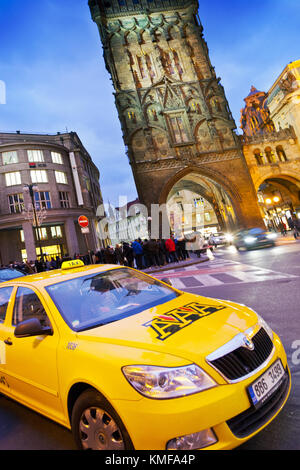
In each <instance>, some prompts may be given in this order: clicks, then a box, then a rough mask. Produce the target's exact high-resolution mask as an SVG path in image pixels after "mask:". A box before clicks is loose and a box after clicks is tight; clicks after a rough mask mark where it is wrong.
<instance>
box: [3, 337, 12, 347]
mask: <svg viewBox="0 0 300 470" xmlns="http://www.w3.org/2000/svg"><path fill="white" fill-rule="evenodd" d="M4 343H5V344H7V345H8V346H12V344H13V342H12V340H11V339H10V338H7V339H5V340H4Z"/></svg>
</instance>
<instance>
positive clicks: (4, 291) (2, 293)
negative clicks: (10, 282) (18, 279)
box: [0, 287, 13, 323]
mask: <svg viewBox="0 0 300 470" xmlns="http://www.w3.org/2000/svg"><path fill="white" fill-rule="evenodd" d="M12 291H13V287H1V288H0V323H3V322H4V320H5V315H6V310H7V307H8V303H9V300H10V297H11V294H12Z"/></svg>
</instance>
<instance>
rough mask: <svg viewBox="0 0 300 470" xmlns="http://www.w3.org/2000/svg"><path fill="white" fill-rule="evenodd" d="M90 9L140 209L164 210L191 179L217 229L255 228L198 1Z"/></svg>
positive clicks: (104, 3) (247, 181)
mask: <svg viewBox="0 0 300 470" xmlns="http://www.w3.org/2000/svg"><path fill="white" fill-rule="evenodd" d="M89 6H90V9H91V13H92V18H93V20H94V21H95V22H96V23H97V25H98V28H99V32H100V37H101V41H102V45H103V51H104V59H105V64H106V67H107V70H108V71H109V73H110V75H111V78H112V81H113V85H114V88H115V101H116V106H117V110H118V114H119V119H120V122H121V126H122V131H123V138H124V142H125V145H126V148H127V154H128V158H129V162H130V165H131V167H132V171H133V175H134V178H135V182H136V186H137V191H138V194H139V198H140V200H141V202H142V203H144V204H146V205H147V206H148V207H150V205H151V204H152V203H154V204H158V203H159V204H162V203H165V202H166V201H167V199H168V197H169V194H170V193H171V191H172V188H174V187H175V186H176V184H178V182H180V181H181V182H182V181H183V182H184V181H187V182H188V181H191V180H192V182H193V184H194V187H195V184H196V183H197V188H198V192H199V193H200V194H202V195H203V196H204V197H205V198H206V199H207V200H208V201H210V202H211V204H212V205H213V207H214V208H215V211H216V214H217V216H218V219H219V221H220V223H221V225H222V226H223V228H225V227H226V225H227V226H228V225H229V226H230V225H233V224H236V225H243V226H248V227H249V226H257V225H261V224H262V219H261V216H260V212H259V209H258V205H257V197H256V194H255V191H254V187H253V184H252V181H251V178H250V175H249V172H248V168H247V166H246V163H245V160H244V156H243V153H242V150H241V145H240V141H239V138H238V137H237V135H236V134H235V132H234V129H235V128H236V125H235V122H234V120H233V118H232V115H231V112H230V110H229V106H228V102H227V100H226V97H225V93H224V89H223V87H222V85H221V84H220V79H219V78H217V76H216V74H215V70H214V67H212V65H211V62H210V59H209V53H208V48H207V44H206V42H205V40H204V38H203V28H202V25H201V22H200V20H199V17H198V1H197V0H90V1H89ZM189 175H192V177H190V176H189ZM197 178H198V180H197ZM196 180H197V181H196ZM181 187H184V184H183V186H182V185H181ZM230 212H231V214H234V215H233V217H231V218H230V220H229V217H228V215H229V213H230ZM228 222H230V224H228Z"/></svg>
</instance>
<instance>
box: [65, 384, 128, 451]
mask: <svg viewBox="0 0 300 470" xmlns="http://www.w3.org/2000/svg"><path fill="white" fill-rule="evenodd" d="M71 426H72V433H73V436H74V440H75V443H76V445H77V448H78V449H80V450H104V451H109V450H114V451H119V450H133V449H134V447H133V444H132V442H131V439H130V437H129V435H128V433H127V431H126V429H125V426H124V424H123V423H122V421H121V419H120V417H119V416H118V415H117V413H116V412H115V410H114V409H113V407H112V406H111V405H110V403H109V402H108V401H107V400H106V399H105V398H104V397H103V396H102V395H101V394H100V393H99V392H98V391H97V390H95V389H93V388H89V389H87V390H85V391H84V392H83V393H82V394H81V395H80V396H79V397H78V398H77V400H76V402H75V405H74V407H73V410H72V418H71Z"/></svg>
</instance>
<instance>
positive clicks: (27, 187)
mask: <svg viewBox="0 0 300 470" xmlns="http://www.w3.org/2000/svg"><path fill="white" fill-rule="evenodd" d="M23 189H24V191H28V192H29V195H30V198H31V204H32V210H33V224H32V225H33V228H34V229H35V232H36V236H37V241H38V246H39V249H40V257H41V260H42V261H44V255H43V250H42V245H41V238H40V230H39V228H40V223H39V220H38V217H37V213H36V207H35V200H34V191H37V190H38V187H37V186H36V185H35V184H25V185H24V188H23Z"/></svg>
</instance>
